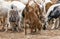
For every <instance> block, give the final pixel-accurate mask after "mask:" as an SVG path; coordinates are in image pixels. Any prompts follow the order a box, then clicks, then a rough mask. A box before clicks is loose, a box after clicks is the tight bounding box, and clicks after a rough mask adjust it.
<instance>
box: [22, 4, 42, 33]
mask: <svg viewBox="0 0 60 39" xmlns="http://www.w3.org/2000/svg"><path fill="white" fill-rule="evenodd" d="M35 8H36V7H35ZM35 8H33V7H32V6H30V5H29V4H27V5H26V8H25V9H24V11H23V14H24V15H23V16H24V25H25V34H27V31H26V23H27V22H29V21H30V23H29V24H30V25H29V27H30V30H31V33H32V32H33V30H35V32H36V31H37V29H38V30H40V29H41V27H42V25H41V22H40V20H39V18H38V16H37V12H38V11H37V10H36V9H35ZM27 19H28V20H29V21H27Z"/></svg>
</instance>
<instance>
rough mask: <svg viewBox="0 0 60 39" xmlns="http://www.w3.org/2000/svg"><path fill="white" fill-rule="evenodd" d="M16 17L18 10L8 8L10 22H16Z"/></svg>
mask: <svg viewBox="0 0 60 39" xmlns="http://www.w3.org/2000/svg"><path fill="white" fill-rule="evenodd" d="M17 17H18V12H17V11H16V10H10V13H9V21H10V22H16V20H17Z"/></svg>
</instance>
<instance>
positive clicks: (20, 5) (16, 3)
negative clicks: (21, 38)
mask: <svg viewBox="0 0 60 39" xmlns="http://www.w3.org/2000/svg"><path fill="white" fill-rule="evenodd" d="M10 5H11V6H13V9H14V10H17V12H18V16H19V24H18V25H19V26H18V27H19V28H20V29H21V21H22V18H23V17H22V11H23V9H24V8H25V5H24V4H23V3H21V2H19V1H13V2H11V3H10ZM18 32H19V31H18Z"/></svg>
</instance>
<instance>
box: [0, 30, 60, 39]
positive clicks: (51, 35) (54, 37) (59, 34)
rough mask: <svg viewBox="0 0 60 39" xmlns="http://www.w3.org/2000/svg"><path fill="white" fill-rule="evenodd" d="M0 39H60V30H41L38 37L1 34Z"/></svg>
mask: <svg viewBox="0 0 60 39" xmlns="http://www.w3.org/2000/svg"><path fill="white" fill-rule="evenodd" d="M0 39H60V30H41V32H39V34H36V35H31V34H28V35H24V32H20V33H18V32H14V33H13V32H0Z"/></svg>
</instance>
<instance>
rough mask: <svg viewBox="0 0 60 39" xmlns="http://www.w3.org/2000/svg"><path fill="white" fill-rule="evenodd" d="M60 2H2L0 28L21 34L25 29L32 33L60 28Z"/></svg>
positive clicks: (42, 0)
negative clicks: (49, 28)
mask: <svg viewBox="0 0 60 39" xmlns="http://www.w3.org/2000/svg"><path fill="white" fill-rule="evenodd" d="M59 20H60V3H59V0H48V1H47V0H38V1H37V0H17V1H16V0H15V1H12V0H10V1H6V0H0V28H1V29H2V30H4V32H7V31H8V30H12V31H17V32H20V31H21V30H23V28H22V27H24V30H25V34H27V32H28V31H27V30H28V28H29V29H30V32H31V33H36V32H37V31H41V29H43V30H46V29H48V27H49V26H50V25H49V24H52V25H51V26H52V27H51V29H57V28H59V23H60V21H59Z"/></svg>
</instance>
